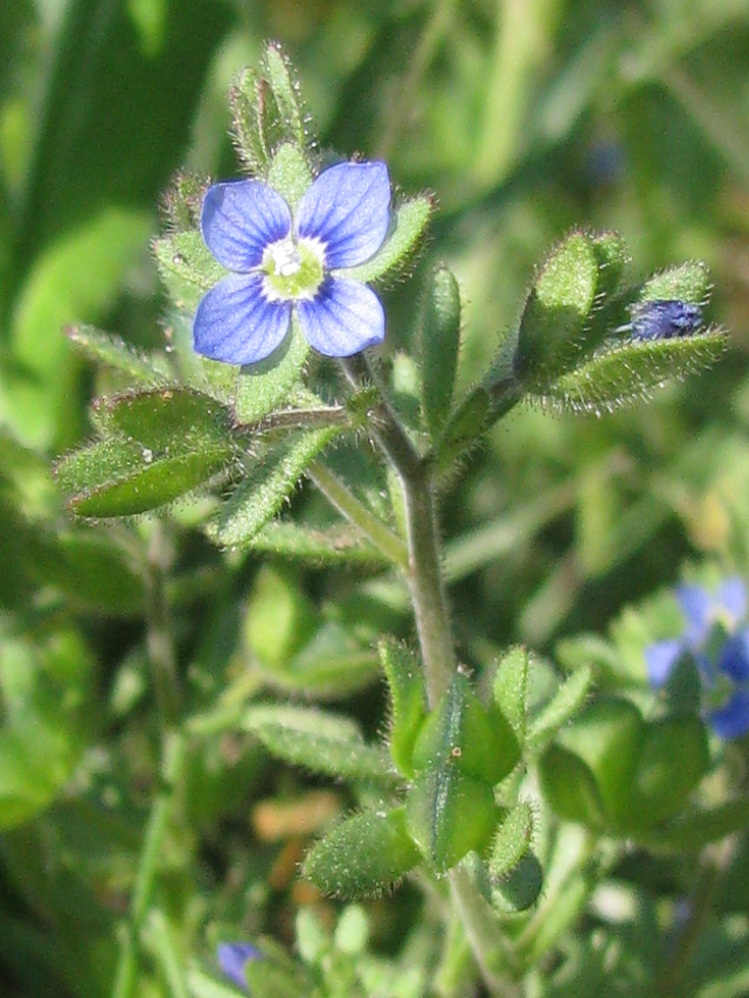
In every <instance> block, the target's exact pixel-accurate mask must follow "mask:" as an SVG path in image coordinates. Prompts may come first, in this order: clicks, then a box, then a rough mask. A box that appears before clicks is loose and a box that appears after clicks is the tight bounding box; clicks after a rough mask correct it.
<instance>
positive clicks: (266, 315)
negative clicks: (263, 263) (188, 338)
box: [193, 274, 291, 364]
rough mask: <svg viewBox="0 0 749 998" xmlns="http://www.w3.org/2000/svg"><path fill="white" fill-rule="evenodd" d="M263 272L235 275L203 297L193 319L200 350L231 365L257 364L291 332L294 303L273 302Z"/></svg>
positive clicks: (197, 346) (221, 282)
mask: <svg viewBox="0 0 749 998" xmlns="http://www.w3.org/2000/svg"><path fill="white" fill-rule="evenodd" d="M262 283H263V277H262V275H260V274H232V275H231V276H230V277H225V278H224V279H223V281H219V282H218V284H216V285H215V287H213V288H211V290H210V291H209V292H208V293H207V294H206V295H205V296H204V297H203V299H202V301H201V302H200V304H199V305H198V310H197V312H196V313H195V319H194V321H193V343H194V346H195V349H196V350H197V352H198V353H202V354H204V355H205V356H206V357H211V358H212V359H213V360H223V361H225V362H226V363H227V364H255V363H256V362H257V361H259V360H263V359H264V358H265V357H267V356H268V355H269V354H271V353H273V351H274V350H275V349H276V347H277V346H279V344H280V343H281V342H282V341H283V338H284V336H286V334H287V332H288V331H289V321H290V319H291V303H290V302H269V301H268V300H267V299H266V298H265V296H264V295H263V293H262Z"/></svg>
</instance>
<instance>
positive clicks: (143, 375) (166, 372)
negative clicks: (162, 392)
mask: <svg viewBox="0 0 749 998" xmlns="http://www.w3.org/2000/svg"><path fill="white" fill-rule="evenodd" d="M65 335H66V336H67V337H68V339H69V340H70V342H71V343H72V344H73V346H74V347H75V348H76V350H78V351H79V352H80V353H82V354H83V355H84V356H85V357H87V358H88V359H89V360H92V361H95V362H96V363H98V364H104V365H106V366H107V367H110V368H112V369H113V370H115V371H118V372H119V373H121V374H124V375H126V376H127V377H128V378H131V379H132V380H133V381H138V382H140V383H141V384H152V383H153V382H155V381H161V380H164V379H166V378H169V377H170V376H171V372H170V368H169V364H168V362H167V359H166V356H164V355H163V354H158V353H145V352H143V351H140V350H136V348H135V347H133V346H131V345H130V344H129V343H126V342H125V341H124V340H123V339H121V338H120V337H119V336H115V335H113V334H112V333H104V332H102V331H101V330H99V329H96V328H95V327H94V326H86V325H81V326H68V327H66V329H65Z"/></svg>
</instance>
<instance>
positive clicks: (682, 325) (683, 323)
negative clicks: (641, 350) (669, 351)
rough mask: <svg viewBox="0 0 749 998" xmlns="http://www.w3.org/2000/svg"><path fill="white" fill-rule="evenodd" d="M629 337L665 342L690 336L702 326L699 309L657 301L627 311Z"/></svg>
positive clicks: (685, 304)
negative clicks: (630, 335)
mask: <svg viewBox="0 0 749 998" xmlns="http://www.w3.org/2000/svg"><path fill="white" fill-rule="evenodd" d="M630 316H631V320H632V321H631V323H630V328H631V330H632V336H633V337H634V338H635V339H639V340H669V339H672V338H673V337H675V336H691V335H692V333H695V332H696V331H697V330H698V329H699V328H700V326H701V325H702V309H701V308H700V306H699V305H695V304H693V303H692V302H687V301H679V300H678V299H675V300H673V301H671V300H667V299H658V300H655V301H641V302H637V303H636V304H634V305H632V306H631V308H630Z"/></svg>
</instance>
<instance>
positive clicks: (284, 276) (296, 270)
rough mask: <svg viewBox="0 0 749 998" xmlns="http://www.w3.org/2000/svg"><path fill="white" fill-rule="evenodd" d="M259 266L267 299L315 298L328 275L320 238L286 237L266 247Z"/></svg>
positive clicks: (292, 299)
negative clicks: (326, 274)
mask: <svg viewBox="0 0 749 998" xmlns="http://www.w3.org/2000/svg"><path fill="white" fill-rule="evenodd" d="M260 269H261V270H262V271H263V272H264V273H265V280H264V281H263V292H264V294H265V297H266V298H267V300H268V301H312V299H313V298H314V297H315V295H316V294H317V290H318V288H319V287H320V285H321V284H322V282H323V280H324V278H325V247H324V245H323V244H322V243H321V242H320V240H319V239H308V238H304V239H298V240H295V239H294V237H293V236H291V235H289V236H286V237H285V238H284V239H279V240H278V242H275V243H271V244H270V245H269V246H266V248H265V252H264V253H263V262H262V263H261V265H260Z"/></svg>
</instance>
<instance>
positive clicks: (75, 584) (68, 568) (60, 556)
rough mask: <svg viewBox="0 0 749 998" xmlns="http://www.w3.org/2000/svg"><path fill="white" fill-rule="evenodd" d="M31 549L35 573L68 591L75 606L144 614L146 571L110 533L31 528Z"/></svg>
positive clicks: (102, 611)
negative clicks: (137, 565)
mask: <svg viewBox="0 0 749 998" xmlns="http://www.w3.org/2000/svg"><path fill="white" fill-rule="evenodd" d="M27 549H28V553H29V569H30V572H31V574H32V577H33V578H35V579H36V581H37V582H38V583H41V584H42V585H48V586H53V587H54V588H55V589H57V590H59V591H60V592H62V593H63V594H64V595H65V597H66V598H67V599H68V600H69V601H70V602H71V603H72V605H73V606H76V607H79V608H81V609H84V610H88V611H93V612H95V613H99V614H106V615H112V616H118V617H119V616H124V617H129V616H140V615H141V614H142V613H143V609H144V606H145V589H144V581H143V576H142V574H141V573H140V572H139V571H137V570H136V568H135V566H134V565H133V564H132V561H131V558H130V557H129V556H128V554H127V553H126V552H125V551H123V550H122V548H121V547H119V546H118V545H117V543H116V542H115V541H114V540H113V539H112V538H110V537H109V536H107V535H106V534H102V533H98V532H96V531H93V530H86V531H85V532H84V531H72V530H66V531H62V532H60V531H58V532H56V533H54V534H52V533H51V532H49V533H48V532H46V531H44V532H39V531H37V532H35V533H31V532H30V536H29V537H28V538H27Z"/></svg>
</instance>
